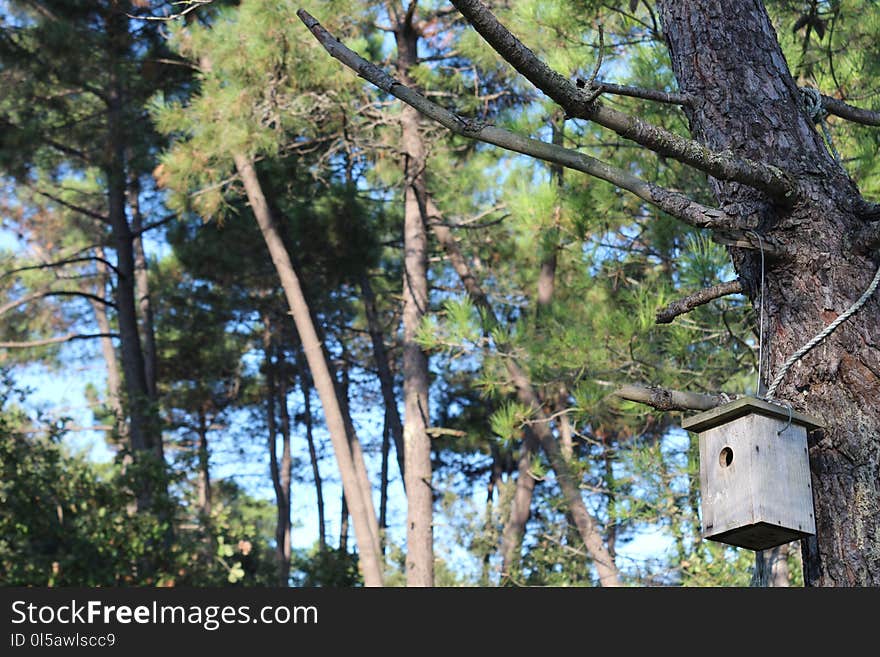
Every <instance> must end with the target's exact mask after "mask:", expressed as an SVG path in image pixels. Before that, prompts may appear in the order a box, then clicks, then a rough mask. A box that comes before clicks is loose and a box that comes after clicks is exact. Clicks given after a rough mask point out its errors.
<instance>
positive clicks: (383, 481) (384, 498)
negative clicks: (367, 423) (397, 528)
mask: <svg viewBox="0 0 880 657" xmlns="http://www.w3.org/2000/svg"><path fill="white" fill-rule="evenodd" d="M390 451H391V428H390V427H389V426H388V410H387V409H386V410H385V422H383V423H382V467H381V470H380V474H379V531H380V532H382V535H383V539H382V554H383V555H384V554H385V539H384V534H385V530H387V529H388V455H389V452H390Z"/></svg>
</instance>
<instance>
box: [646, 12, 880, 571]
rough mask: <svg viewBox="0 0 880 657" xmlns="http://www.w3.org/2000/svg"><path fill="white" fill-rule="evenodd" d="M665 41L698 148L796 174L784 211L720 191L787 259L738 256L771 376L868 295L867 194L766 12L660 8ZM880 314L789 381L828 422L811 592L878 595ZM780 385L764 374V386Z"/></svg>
mask: <svg viewBox="0 0 880 657" xmlns="http://www.w3.org/2000/svg"><path fill="white" fill-rule="evenodd" d="M660 13H661V18H662V21H663V26H664V33H665V35H666V39H667V42H668V45H669V52H670V56H671V58H672V65H673V69H674V72H675V75H676V78H677V80H678V84H679V88H680V89H681V91H682V92H684V93H686V94H688V95H689V96H691V98H692V99H693V102H692V104H691V107H686V108H685V110H684V111H685V113H686V115H687V117H688V119H689V121H690V127H691V132H692V134H693V136H694V137H695V138H696V139H698V140H700V141H701V142H703V143H705V144H706V145H707V146H709V147H710V148H712V149H715V150H722V149H730V150H731V151H733V152H734V153H736V154H738V155H741V156H745V157H749V158H754V159H756V160H760V161H762V162H765V163H769V164H772V165H776V166H777V167H779V168H781V169H783V170H785V171H787V172H789V173H791V174H793V175H794V176H795V177H796V179H797V180H798V181H799V190H798V194H797V201H796V203H795V204H794V205H793V206H792V207H791V208H790V209H786V208H782V207H779V206H776V205H774V204H773V203H772V202H770V201H768V199H767V198H766V197H765V196H764V195H762V194H761V193H760V192H757V191H755V190H754V189H752V188H750V187H746V186H743V185H740V184H736V183H730V182H722V181H718V180H715V179H711V182H712V185H713V188H714V191H715V194H716V196H717V198H718V200H719V201H720V202H721V203H722V204H725V206H726V207H730V204H738V205H739V208H740V214H741V216H742V217H743V219H749V218H755V219H757V221H756V222H755V223H754V228H755V230H756V231H757V232H758V233H760V234H761V235H763V236H764V239H765V241H767V242H769V241H772V242H773V244H774V246H775V247H776V248H777V249H778V250H779V251H780V252H781V253H780V254H779V255H778V256H777V257H776V258H773V259H770V260H768V261H767V262H766V272H765V285H764V290H763V294H762V290H761V281H760V275H761V271H760V254H759V253H758V252H756V251H754V250H744V249H731V258H732V260H733V264H734V266H735V268H736V271H737V274H738V276H739V277H740V280H741V281H742V282H743V284H744V286H745V287H746V289H747V293H748V295H749V297H750V298H751V299H752V301H753V303H754V305H755V307H756V308H759V305H760V304H761V303H762V302H763V305H764V312H765V317H766V320H765V321H766V322H767V327H768V328H767V329H765V335H766V336H769V339H767V340H766V341H765V344H764V353H765V354H766V353H767V352H769V353H770V356H769V367H768V368H767V371H770V372H775V371H777V370H778V368H779V367H780V365H781V364H782V363H783V361H784V360H785V359H786V358H787V357H788V356H789V355H790V354H792V353H793V352H794V351H796V350H797V349H798V348H799V347H801V346H802V345H803V344H804V343H806V342H807V341H808V340H809V339H810V338H811V337H812V336H814V335H815V334H817V333H818V332H819V331H820V330H822V329H823V328H824V327H825V326H826V325H827V324H829V323H830V322H831V321H832V320H834V319H835V318H836V317H837V316H838V315H840V314H841V313H842V312H843V311H845V310H846V309H847V308H848V307H849V306H850V305H851V304H852V303H853V302H854V301H855V300H856V299H858V298H859V296H860V295H861V294H862V292H863V291H864V290H865V289H866V288H867V286H868V283H869V282H870V281H871V279H872V276H873V274H874V271H875V270H876V269H877V255H876V254H873V255H871V256H866V255H858V254H857V253H856V251H855V250H854V249H853V246H852V244H851V240H852V238H853V237H854V236H856V235H858V234H859V233H860V231H861V230H863V229H864V227H865V226H866V223H865V219H866V217H864V216H860V214H859V212H860V208H861V207H863V205H862V203H860V201H861V197H860V195H859V191H858V189H857V188H856V186H855V184H854V183H853V181H852V180H851V179H850V178H849V176H848V175H847V174H846V172H845V171H844V170H843V169H842V168H841V167H840V166H839V165H838V164H837V163H836V162H835V161H834V159H833V158H832V156H831V155H830V154H829V153H828V150H827V149H826V147H825V145H824V144H823V141H822V137H821V136H820V135H819V133H818V132H817V131H816V130H815V128H814V127H813V124H812V121H811V119H810V117H809V116H808V115H807V113H806V112H805V110H804V109H803V105H802V101H801V98H800V93H799V91H798V89H797V86H796V84H795V81H794V80H793V79H792V76H791V74H790V72H789V69H788V66H787V64H786V62H785V59H784V57H783V55H782V52H781V49H780V47H779V44H778V41H777V38H776V34H775V32H774V30H773V27H772V25H771V23H770V19H769V17H768V15H767V12H766V10H765V8H764V5H763V3H761V2H760V1H759V0H748V1H743V2H723V1H721V0H702V1H701V2H674V1H672V0H664V1H663V2H661V3H660ZM878 311H880V301H878V296H877V295H875V296H874V297H873V298H872V299H870V300H869V301H868V303H867V306H866V307H864V308H863V309H862V310H861V312H860V313H858V314H856V315H855V316H853V317H852V318H851V319H850V320H849V321H848V322H846V323H844V324H843V325H841V326H840V328H839V329H838V330H837V332H836V333H834V334H833V335H832V336H831V337H830V338H829V339H827V340H826V341H825V343H824V344H823V346H822V348H821V349H816V350H814V351H813V352H812V353H810V354H807V355H806V356H805V357H804V358H803V360H801V362H800V363H799V364H798V365H796V366H794V367H793V368H792V369H791V370H790V371H789V373H788V375H787V378H786V379H785V380H784V381H783V382H782V385H781V387H780V388H779V392H778V393H777V399H778V400H779V401H782V402H787V403H790V404H792V405H793V406H794V407H795V408H796V409H797V410H800V411H804V412H807V413H809V414H811V415H814V416H816V417H821V418H823V419H824V420H825V421H826V422H827V423H828V426H827V428H826V430H825V431H824V432H823V435H821V437H814V439H813V440H812V441H811V444H810V464H811V469H812V474H813V491H814V501H815V512H816V525H817V537H816V539H812V540H804V541H802V545H803V551H804V571H805V572H804V578H805V581H806V583H807V585H819V586H836V585H862V586H877V585H880V405H878V404H877V399H878V397H880V324H878V322H877V321H876V318H877V316H878ZM770 378H771V377H770V376H769V375H768V377H767V379H768V380H769V379H770Z"/></svg>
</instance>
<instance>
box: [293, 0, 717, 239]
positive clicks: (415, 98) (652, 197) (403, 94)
mask: <svg viewBox="0 0 880 657" xmlns="http://www.w3.org/2000/svg"><path fill="white" fill-rule="evenodd" d="M297 15H298V16H299V17H300V19H301V20H302V21H303V23H305V24H306V26H307V27H308V28H309V30H311V32H312V34H314V35H315V38H316V39H318V41H319V42H320V43H321V45H322V46H324V49H325V50H327V52H328V53H330V55H331V56H333V57H334V58H336V59H338V60H339V61H340V62H342V63H343V64H345V65H346V66H348V67H349V68H351V69H352V70H354V71H355V72H356V73H357V74H358V75H360V76H361V77H362V78H364V79H365V80H367V81H369V82H371V83H373V84H375V85H376V86H377V87H379V88H380V89H382V90H383V91H386V92H388V93H390V94H391V95H393V96H395V97H397V98H399V99H400V100H402V101H403V102H405V103H406V104H408V105H410V106H412V107H414V108H416V109H417V110H418V111H419V112H421V113H422V114H424V115H425V116H427V117H428V118H431V119H433V120H434V121H436V122H437V123H439V124H441V125H442V126H444V127H446V128H448V129H449V130H451V131H452V132H454V133H456V134H458V135H461V136H462V137H467V138H469V139H475V140H477V141H482V142H485V143H487V144H493V145H495V146H500V147H501V148H504V149H507V150H510V151H514V152H516V153H522V154H523V155H529V156H531V157H535V158H537V159H540V160H544V161H546V162H552V163H554V164H559V165H561V166H563V167H566V168H569V169H574V170H576V171H581V172H583V173H587V174H589V175H591V176H594V177H596V178H599V179H601V180H605V181H607V182H610V183H612V184H614V185H617V186H618V187H620V188H621V189H625V190H627V191H630V192H632V193H633V194H635V195H636V196H638V197H639V198H641V199H642V200H644V201H647V202H648V203H651V204H652V205H655V206H657V207H658V208H660V209H661V210H664V211H665V212H668V213H669V214H671V215H672V216H673V217H676V218H678V219H680V220H681V221H683V222H685V223H687V224H689V225H691V226H695V227H698V228H723V227H727V226H729V225H730V223H731V222H732V221H733V220H734V217H731V216H729V215H728V214H727V213H726V212H724V211H722V210H718V209H715V208H710V207H707V206H704V205H702V204H700V203H697V202H696V201H693V200H692V199H690V198H688V197H687V196H685V195H684V194H681V193H679V192H675V191H672V190H668V189H665V188H663V187H659V186H658V185H655V184H653V183H649V182H646V181H644V180H642V179H641V178H638V177H636V176H634V175H632V174H630V173H629V172H627V171H624V170H623V169H618V168H616V167H613V166H611V165H609V164H606V163H605V162H602V161H600V160H597V159H595V158H592V157H590V156H588V155H584V154H583V153H579V152H577V151H573V150H570V149H567V148H563V147H561V146H557V145H555V144H548V143H546V142H543V141H539V140H536V139H531V138H528V137H523V136H522V135H517V134H515V133H513V132H510V131H508V130H504V129H501V128H497V127H495V126H493V125H489V124H483V123H481V122H478V121H473V120H471V119H467V118H464V117H461V116H458V115H457V114H454V113H452V112H450V111H449V110H447V109H445V108H443V107H441V106H440V105H437V104H436V103H434V102H432V101H430V100H428V99H427V98H425V97H424V96H422V95H421V94H419V93H418V92H416V91H415V90H413V89H410V88H409V87H407V86H405V85H403V84H401V83H400V82H398V81H397V80H395V79H394V78H392V77H391V76H390V75H388V74H387V73H386V72H385V71H383V70H382V69H380V68H379V67H378V66H376V65H374V64H372V63H370V62H368V61H367V60H365V59H363V58H362V57H361V56H360V55H358V54H357V53H355V52H354V51H352V50H350V49H349V48H347V47H346V46H345V45H343V44H342V43H341V42H340V41H338V40H337V39H336V38H334V37H333V36H332V35H331V34H330V33H329V32H328V31H327V30H325V29H324V28H323V27H322V26H321V24H320V23H318V21H317V20H316V19H315V18H313V17H312V16H311V15H310V14H309V13H308V12H306V11H305V10H303V9H300V10H299V11H298V12H297Z"/></svg>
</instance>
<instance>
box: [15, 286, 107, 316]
mask: <svg viewBox="0 0 880 657" xmlns="http://www.w3.org/2000/svg"><path fill="white" fill-rule="evenodd" d="M47 297H82V298H85V299H89V300H90V301H95V302H98V303H102V304H104V305H105V306H110V307H111V308H115V307H116V304H115V303H113V302H112V301H108V300H107V299H105V298H103V297H99V296H98V295H96V294H91V293H89V292H80V291H78V290H43V291H41V292H34V293H33V294H26V295H25V296H23V297H21V298H19V299H15V300H13V301H10V302H8V303H6V304H4V305H2V306H0V315H5V314H6V313H8V312H9V311H10V310H12V309H13V308H17V307H18V306H22V305H24V304H26V303H30V302H31V301H36V300H37V299H45V298H47Z"/></svg>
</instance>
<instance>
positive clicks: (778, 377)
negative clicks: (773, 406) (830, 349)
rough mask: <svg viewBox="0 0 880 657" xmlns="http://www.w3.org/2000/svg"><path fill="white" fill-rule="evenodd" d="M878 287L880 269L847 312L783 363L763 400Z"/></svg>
mask: <svg viewBox="0 0 880 657" xmlns="http://www.w3.org/2000/svg"><path fill="white" fill-rule="evenodd" d="M878 285H880V268H878V269H877V273H876V274H874V280H873V281H871V284H870V285H869V286H868V289H867V290H865V293H864V294H862V296H861V297H859V300H858V301H856V302H855V303H854V304H853V305H851V306H850V307H849V308H847V310H846V311H845V312H844V313H843V314H842V315H841V316H840V317H838V318H837V319H835V320H834V321H833V322H831V323H830V324H829V325H828V326H826V327H825V329H824V330H823V331H822V332H821V333H819V334H818V335H816V337H814V338H813V339H812V340H810V341H809V342H808V343H807V344H805V345H804V346H803V347H801V348H800V349H798V350H797V351H796V352H794V353H793V354H792V355H791V356H789V357H788V360H786V361H785V363H783V365H782V369H781V370H779V373H778V374H777V375H776V378H775V379H773V383H771V384H770V387H769V388H767V394H766V395H765V396H764V399H768V400H769V399H771V398H772V397H773V395H774V394H775V393H776V388H778V387H779V384H780V383H781V382H782V379H783V378H784V377H785V375H786V373H787V372H788V370H789V368H790V367H791V366H792V365H794V364H795V363H796V362H797V361H798V360H800V359H801V358H803V356H804V355H805V354H806V353H807V352H808V351H810V349H812V348H813V347H815V346H816V345H817V344H819V343H820V342H822V340H824V339H825V338H827V337H828V336H829V335H831V334H832V333H833V332H834V329H836V328H837V327H838V326H840V325H841V324H843V323H844V322H845V321H846V320H848V319H849V318H850V317H852V316H853V315H854V314H856V313H857V312H858V311H859V309H860V308H861V307H862V306H864V305H865V303H866V302H867V301H868V299H870V298H871V295H872V294H874V292H875V291H876V290H877V286H878Z"/></svg>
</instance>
